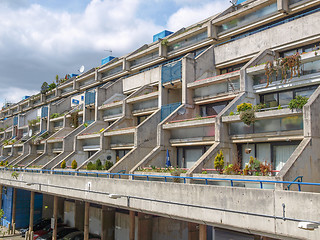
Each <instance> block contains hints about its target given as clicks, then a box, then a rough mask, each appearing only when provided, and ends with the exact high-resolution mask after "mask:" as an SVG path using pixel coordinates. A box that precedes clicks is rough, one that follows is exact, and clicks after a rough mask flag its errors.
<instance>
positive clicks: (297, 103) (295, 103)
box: [289, 95, 308, 110]
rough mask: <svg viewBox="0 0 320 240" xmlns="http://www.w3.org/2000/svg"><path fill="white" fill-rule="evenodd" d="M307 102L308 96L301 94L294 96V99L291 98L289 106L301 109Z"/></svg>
mask: <svg viewBox="0 0 320 240" xmlns="http://www.w3.org/2000/svg"><path fill="white" fill-rule="evenodd" d="M307 102H308V98H307V97H302V96H299V95H298V96H296V97H295V98H294V99H292V100H291V101H290V102H289V108H290V109H291V110H292V109H296V110H298V109H302V108H303V106H304V105H305V104H306V103H307Z"/></svg>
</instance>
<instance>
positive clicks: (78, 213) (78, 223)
mask: <svg viewBox="0 0 320 240" xmlns="http://www.w3.org/2000/svg"><path fill="white" fill-rule="evenodd" d="M83 219H84V204H83V202H80V201H75V213H74V223H75V227H76V228H78V229H79V230H80V231H83V230H84V221H83Z"/></svg>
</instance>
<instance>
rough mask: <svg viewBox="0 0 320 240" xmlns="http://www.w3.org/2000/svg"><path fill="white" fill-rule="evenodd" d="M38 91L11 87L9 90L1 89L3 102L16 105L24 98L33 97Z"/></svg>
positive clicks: (0, 93) (0, 94)
mask: <svg viewBox="0 0 320 240" xmlns="http://www.w3.org/2000/svg"><path fill="white" fill-rule="evenodd" d="M36 93H37V91H34V90H26V89H21V88H17V87H9V88H7V89H0V96H1V98H2V99H3V100H6V101H7V102H12V103H16V102H19V101H21V100H22V97H23V96H32V95H33V94H36Z"/></svg>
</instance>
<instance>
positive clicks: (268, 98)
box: [263, 93, 278, 108]
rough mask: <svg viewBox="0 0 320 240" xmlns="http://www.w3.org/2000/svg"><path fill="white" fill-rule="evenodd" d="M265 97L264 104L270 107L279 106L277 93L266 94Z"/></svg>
mask: <svg viewBox="0 0 320 240" xmlns="http://www.w3.org/2000/svg"><path fill="white" fill-rule="evenodd" d="M263 98H264V104H266V105H267V107H268V108H269V107H277V106H278V94H276V93H272V94H266V95H264V96H263Z"/></svg>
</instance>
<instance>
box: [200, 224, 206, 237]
mask: <svg viewBox="0 0 320 240" xmlns="http://www.w3.org/2000/svg"><path fill="white" fill-rule="evenodd" d="M199 240H207V225H203V224H200V225H199Z"/></svg>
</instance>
